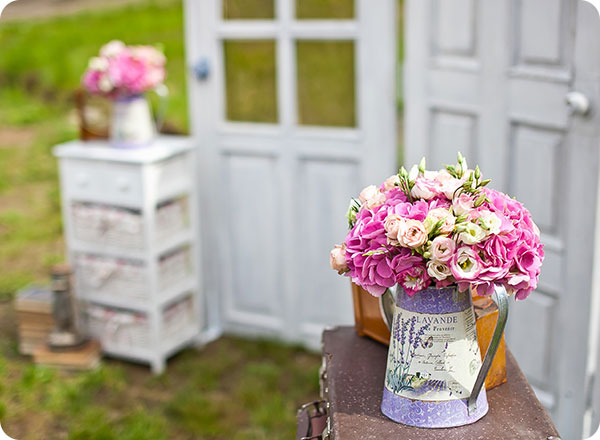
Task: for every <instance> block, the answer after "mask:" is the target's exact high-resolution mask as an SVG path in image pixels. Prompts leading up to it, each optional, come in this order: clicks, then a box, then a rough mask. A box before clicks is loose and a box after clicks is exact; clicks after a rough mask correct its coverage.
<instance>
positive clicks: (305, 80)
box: [296, 41, 356, 127]
mask: <svg viewBox="0 0 600 440" xmlns="http://www.w3.org/2000/svg"><path fill="white" fill-rule="evenodd" d="M296 49H297V57H298V61H297V63H298V123H299V124H302V125H325V126H340V127H354V126H355V125H356V115H355V97H354V43H353V42H351V41H298V42H297V43H296Z"/></svg>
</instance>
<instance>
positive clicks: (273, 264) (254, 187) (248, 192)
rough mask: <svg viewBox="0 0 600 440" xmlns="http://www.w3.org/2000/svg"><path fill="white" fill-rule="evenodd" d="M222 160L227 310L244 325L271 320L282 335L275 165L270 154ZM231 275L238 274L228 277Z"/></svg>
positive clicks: (239, 156)
mask: <svg viewBox="0 0 600 440" xmlns="http://www.w3.org/2000/svg"><path fill="white" fill-rule="evenodd" d="M223 160H224V162H225V163H224V167H225V169H226V170H225V172H224V173H223V174H224V176H225V179H224V181H225V182H226V183H227V184H228V191H227V192H226V193H225V194H224V197H225V199H226V212H227V214H226V218H224V220H225V222H224V226H225V230H224V231H222V233H223V234H227V236H229V237H230V240H228V244H229V249H228V254H229V271H228V273H225V272H224V273H223V275H224V276H225V277H227V278H224V279H223V280H222V283H223V286H228V287H229V288H225V289H224V292H223V293H224V295H225V299H226V303H227V304H228V307H227V308H226V310H227V311H228V313H230V315H231V316H235V317H238V319H239V318H240V317H241V319H243V320H244V322H249V323H256V322H268V326H269V327H270V328H272V329H273V330H278V331H280V330H281V319H280V318H281V298H280V297H279V296H278V295H276V292H279V291H281V287H282V286H281V276H280V274H281V270H282V267H281V258H280V257H281V251H282V249H281V247H280V246H279V241H278V240H277V239H276V237H277V236H278V235H279V233H280V231H279V227H278V224H277V217H278V213H279V212H280V210H281V206H280V204H279V198H280V197H279V194H278V185H277V164H276V161H275V160H274V159H273V157H270V156H244V155H225V156H223ZM257 204H258V205H259V206H260V210H257V209H256V206H257ZM239 249H252V250H253V256H254V258H252V259H246V258H244V255H243V253H241V252H239ZM231 274H235V276H233V277H231V278H229V277H230V275H231ZM271 318H276V319H271Z"/></svg>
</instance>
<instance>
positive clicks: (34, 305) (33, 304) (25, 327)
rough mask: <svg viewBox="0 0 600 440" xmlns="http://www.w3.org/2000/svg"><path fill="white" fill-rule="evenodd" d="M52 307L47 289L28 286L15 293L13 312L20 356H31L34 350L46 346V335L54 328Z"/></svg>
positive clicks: (51, 298)
mask: <svg viewBox="0 0 600 440" xmlns="http://www.w3.org/2000/svg"><path fill="white" fill-rule="evenodd" d="M52 305H53V295H52V291H51V290H50V289H49V288H46V287H39V286H29V287H26V288H24V289H22V290H20V291H19V292H17V297H16V299H15V310H16V312H17V321H18V328H19V351H20V352H21V354H33V352H34V351H35V349H36V348H38V347H40V346H43V345H46V342H47V340H48V334H49V333H50V332H51V331H52V329H53V328H54V317H53V315H52Z"/></svg>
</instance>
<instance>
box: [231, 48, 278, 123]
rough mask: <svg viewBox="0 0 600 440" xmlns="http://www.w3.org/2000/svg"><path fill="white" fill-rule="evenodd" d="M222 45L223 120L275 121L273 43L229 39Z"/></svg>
mask: <svg viewBox="0 0 600 440" xmlns="http://www.w3.org/2000/svg"><path fill="white" fill-rule="evenodd" d="M223 44H224V52H225V89H226V108H227V111H226V115H227V119H229V120H230V121H247V122H277V91H276V82H275V42H274V41H272V40H252V41H247V40H244V41H234V40H229V41H225V42H224V43H223Z"/></svg>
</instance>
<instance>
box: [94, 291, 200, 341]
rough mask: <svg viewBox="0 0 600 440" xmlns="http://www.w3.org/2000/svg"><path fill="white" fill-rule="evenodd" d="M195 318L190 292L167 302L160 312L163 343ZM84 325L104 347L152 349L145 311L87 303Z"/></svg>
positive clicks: (186, 328) (175, 338)
mask: <svg viewBox="0 0 600 440" xmlns="http://www.w3.org/2000/svg"><path fill="white" fill-rule="evenodd" d="M194 322H195V312H194V304H193V299H192V294H190V295H188V296H185V297H184V298H182V299H180V300H178V301H176V302H174V303H172V304H170V305H168V306H167V307H166V308H164V309H163V311H162V315H161V329H162V331H161V334H160V336H159V338H160V340H159V341H158V343H159V345H160V346H162V347H169V346H170V345H172V344H174V343H177V342H179V341H180V340H181V339H182V337H184V336H186V335H187V333H188V332H189V331H190V329H192V328H193V326H194ZM87 326H88V327H87V328H88V332H89V334H90V336H92V337H94V338H96V339H98V340H99V341H100V343H101V344H102V348H103V349H104V350H105V351H109V352H110V351H115V352H123V351H127V350H131V351H132V353H134V352H136V351H138V350H155V349H156V344H155V341H153V340H152V328H151V326H150V321H149V319H148V317H147V315H145V314H144V313H140V312H136V311H133V310H127V309H121V308H115V307H107V306H102V305H99V304H89V305H88V306H87Z"/></svg>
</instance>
